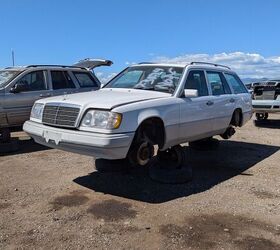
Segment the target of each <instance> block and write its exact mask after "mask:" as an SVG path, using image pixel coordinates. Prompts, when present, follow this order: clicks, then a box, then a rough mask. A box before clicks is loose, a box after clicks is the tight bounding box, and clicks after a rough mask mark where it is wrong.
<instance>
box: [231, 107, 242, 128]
mask: <svg viewBox="0 0 280 250" xmlns="http://www.w3.org/2000/svg"><path fill="white" fill-rule="evenodd" d="M242 123H243V115H242V109H241V108H237V109H235V110H234V112H233V114H232V118H231V121H230V124H231V125H233V126H236V127H241V126H242Z"/></svg>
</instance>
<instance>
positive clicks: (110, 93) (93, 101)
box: [39, 88, 171, 109]
mask: <svg viewBox="0 0 280 250" xmlns="http://www.w3.org/2000/svg"><path fill="white" fill-rule="evenodd" d="M170 96H171V94H168V93H163V92H157V91H149V90H138V89H137V90H135V89H121V88H115V89H110V88H105V89H100V90H97V91H90V92H84V93H77V94H70V95H64V96H57V97H50V98H46V99H42V100H40V101H39V102H40V103H61V104H63V103H65V104H74V105H79V106H83V107H86V108H97V109H113V108H115V107H118V106H121V105H125V104H129V103H135V102H139V101H145V100H150V99H157V98H164V97H170Z"/></svg>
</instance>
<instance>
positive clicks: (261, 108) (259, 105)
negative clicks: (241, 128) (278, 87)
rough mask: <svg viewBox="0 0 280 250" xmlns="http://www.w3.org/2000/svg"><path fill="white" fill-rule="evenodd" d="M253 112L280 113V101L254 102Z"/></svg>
mask: <svg viewBox="0 0 280 250" xmlns="http://www.w3.org/2000/svg"><path fill="white" fill-rule="evenodd" d="M252 105H253V111H254V112H256V113H276V112H280V100H278V99H276V100H253V101H252Z"/></svg>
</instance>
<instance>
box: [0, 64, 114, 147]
mask: <svg viewBox="0 0 280 250" xmlns="http://www.w3.org/2000/svg"><path fill="white" fill-rule="evenodd" d="M111 64H112V61H110V60H100V59H85V60H82V61H80V62H78V63H76V64H75V65H73V66H63V65H29V66H26V67H9V68H5V69H3V70H0V141H2V142H5V141H8V140H9V138H10V130H11V128H13V127H19V126H22V125H23V123H24V122H25V121H27V120H28V119H29V117H30V112H31V108H32V106H33V104H34V102H35V101H36V100H39V99H42V98H46V97H50V96H57V95H65V94H72V93H77V92H85V91H90V90H97V89H99V88H100V81H99V80H98V78H97V77H96V76H95V74H94V72H93V71H92V70H93V69H94V68H95V67H98V66H110V65H111Z"/></svg>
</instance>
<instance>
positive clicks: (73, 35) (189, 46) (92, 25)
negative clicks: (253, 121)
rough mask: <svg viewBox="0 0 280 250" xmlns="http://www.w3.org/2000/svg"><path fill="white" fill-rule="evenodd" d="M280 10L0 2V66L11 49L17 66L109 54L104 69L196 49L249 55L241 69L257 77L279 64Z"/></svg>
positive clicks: (184, 0)
mask: <svg viewBox="0 0 280 250" xmlns="http://www.w3.org/2000/svg"><path fill="white" fill-rule="evenodd" d="M279 10H280V1H278V0H267V1H264V0H246V1H245V0H227V1H226V0H211V1H210V0H209V1H207V0H139V1H132V0H130V1H129V0H106V1H90V0H79V1H70V0H68V1H65V0H60V1H58V0H56V1H55V0H44V1H43V0H40V1H39V0H37V1H36V0H2V1H1V8H0V24H1V26H0V27H1V29H0V30H1V33H0V34H1V37H0V67H5V66H10V65H11V48H13V49H14V51H15V56H16V64H17V65H26V64H35V63H38V64H43V63H46V64H60V63H61V64H72V63H73V62H76V61H77V60H79V59H82V58H86V57H96V58H108V59H112V60H113V61H114V66H113V67H111V68H110V69H107V70H105V72H107V73H108V72H118V71H119V70H121V69H122V68H124V67H125V66H126V65H127V64H129V63H132V62H139V61H155V60H165V61H170V60H171V61H174V60H175V61H176V60H177V59H181V61H182V58H185V59H192V58H193V57H194V58H196V57H197V56H199V55H200V57H199V58H200V59H201V58H202V59H203V58H205V59H206V60H212V61H217V60H218V62H220V61H221V62H226V64H229V65H231V63H232V64H233V66H234V68H235V69H237V70H239V69H240V70H242V69H244V65H245V63H246V60H247V63H248V64H250V65H251V66H250V68H249V69H248V71H245V72H242V71H241V72H240V73H241V74H243V76H258V77H259V76H262V74H267V71H266V70H264V69H263V66H264V64H265V67H264V68H265V69H267V67H270V65H272V68H274V67H276V68H277V67H278V66H279V65H278V64H280V57H279V56H280V46H279V44H280V43H279V41H280V33H279V27H280V18H279ZM236 53H237V54H236ZM240 53H241V54H240ZM201 55H202V57H201ZM203 56H204V57H203ZM217 56H218V59H217ZM219 56H220V57H219ZM221 56H222V58H221ZM236 56H237V57H238V60H236ZM232 58H234V60H233V61H232V60H231V59H232ZM240 58H241V59H240ZM216 59H217V60H216ZM240 61H241V62H240ZM238 62H239V64H238ZM271 63H272V64H271ZM252 64H253V66H252ZM246 65H247V64H246ZM246 65H245V66H246ZM259 65H261V69H260V70H259V71H255V70H254V68H252V67H259ZM277 69H278V68H277ZM279 69H280V67H279ZM273 72H274V73H275V71H273ZM277 74H278V73H277ZM279 75H280V74H279Z"/></svg>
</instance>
